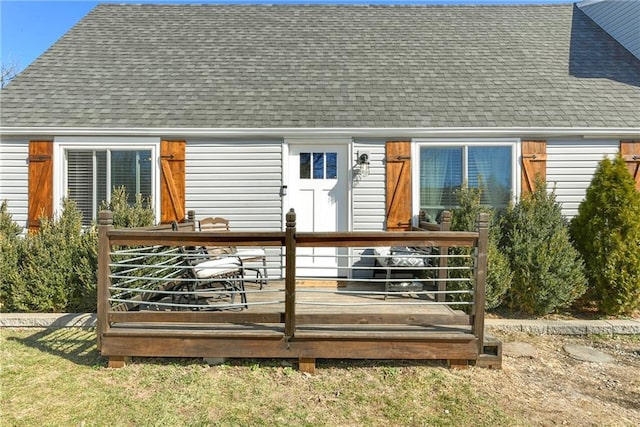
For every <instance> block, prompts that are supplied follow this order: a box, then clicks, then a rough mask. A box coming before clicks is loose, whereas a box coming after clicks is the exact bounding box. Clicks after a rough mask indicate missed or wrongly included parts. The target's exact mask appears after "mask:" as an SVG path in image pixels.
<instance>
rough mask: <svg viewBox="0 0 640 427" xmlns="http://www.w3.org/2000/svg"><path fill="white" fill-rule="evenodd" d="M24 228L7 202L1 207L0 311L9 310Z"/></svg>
mask: <svg viewBox="0 0 640 427" xmlns="http://www.w3.org/2000/svg"><path fill="white" fill-rule="evenodd" d="M21 231H22V227H20V226H19V225H18V224H16V223H15V222H14V221H13V218H12V216H11V214H10V213H9V212H8V209H7V202H6V201H3V202H2V204H1V205H0V311H6V310H7V307H8V305H7V295H8V291H9V287H10V285H11V283H12V280H13V277H14V276H15V274H16V273H15V272H16V270H17V268H18V244H19V238H18V235H19V234H20V232H21Z"/></svg>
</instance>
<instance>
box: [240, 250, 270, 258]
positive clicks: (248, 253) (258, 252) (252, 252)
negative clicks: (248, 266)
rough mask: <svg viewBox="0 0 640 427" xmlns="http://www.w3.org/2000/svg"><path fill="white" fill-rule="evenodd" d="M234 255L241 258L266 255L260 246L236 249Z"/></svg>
mask: <svg viewBox="0 0 640 427" xmlns="http://www.w3.org/2000/svg"><path fill="white" fill-rule="evenodd" d="M234 255H235V256H237V257H240V259H242V260H249V259H253V258H256V259H260V258H264V257H266V256H267V254H266V253H265V251H264V249H260V248H246V249H237V250H236V252H235V253H234Z"/></svg>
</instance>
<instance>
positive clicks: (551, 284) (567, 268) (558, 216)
mask: <svg viewBox="0 0 640 427" xmlns="http://www.w3.org/2000/svg"><path fill="white" fill-rule="evenodd" d="M502 230H503V235H502V239H501V241H500V249H501V250H502V251H503V252H504V253H505V254H506V255H507V257H508V259H509V263H510V266H511V270H512V271H513V273H514V276H513V282H512V284H511V288H510V290H509V291H508V292H507V295H506V298H505V300H506V303H507V306H508V307H509V308H510V309H511V310H512V311H519V312H524V313H530V314H537V315H540V314H547V313H551V312H554V311H558V310H559V309H562V308H566V307H569V306H570V305H571V304H572V303H573V302H574V301H575V300H576V299H577V298H579V297H580V296H581V295H582V294H583V293H584V292H585V290H586V278H585V274H584V265H583V261H582V258H581V257H580V254H579V253H578V251H576V249H575V248H574V247H573V246H572V245H571V241H570V238H569V229H568V226H567V223H566V221H565V219H564V218H563V217H562V213H561V209H560V204H559V203H558V202H557V201H556V197H555V192H547V188H546V184H545V183H544V182H542V181H540V180H537V182H536V190H535V191H534V192H533V193H532V194H530V195H524V196H523V197H522V199H521V200H520V201H519V202H518V203H517V204H515V205H514V206H512V207H510V208H508V209H507V212H506V214H505V216H504V218H503V223H502Z"/></svg>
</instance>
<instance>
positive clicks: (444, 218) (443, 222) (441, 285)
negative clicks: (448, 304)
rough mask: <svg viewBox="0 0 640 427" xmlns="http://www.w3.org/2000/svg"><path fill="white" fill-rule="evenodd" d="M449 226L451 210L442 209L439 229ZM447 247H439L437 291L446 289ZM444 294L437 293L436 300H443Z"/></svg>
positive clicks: (442, 229)
mask: <svg viewBox="0 0 640 427" xmlns="http://www.w3.org/2000/svg"><path fill="white" fill-rule="evenodd" d="M450 228H451V212H450V211H443V212H442V214H441V215H440V231H449V229H450ZM448 255H449V247H448V246H441V247H440V270H439V271H438V279H439V280H438V291H439V292H444V291H446V290H447V274H448V271H447V267H448V266H449V258H448ZM445 297H446V295H445V294H443V293H438V297H437V298H436V300H437V301H438V302H444V301H445Z"/></svg>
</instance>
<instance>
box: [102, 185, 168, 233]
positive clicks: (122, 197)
mask: <svg viewBox="0 0 640 427" xmlns="http://www.w3.org/2000/svg"><path fill="white" fill-rule="evenodd" d="M128 199H129V197H128V195H127V193H126V191H125V187H124V186H122V187H116V188H114V189H113V192H112V193H111V200H110V201H109V202H108V203H107V202H104V201H103V202H102V203H101V204H100V210H104V209H108V210H110V211H111V212H112V213H113V227H114V228H133V227H149V226H152V225H153V224H154V222H155V219H156V215H155V212H154V210H153V208H152V207H151V201H150V200H145V199H143V198H142V195H141V194H140V193H138V194H137V195H136V197H135V202H134V203H133V205H130V204H129V202H128Z"/></svg>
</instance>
